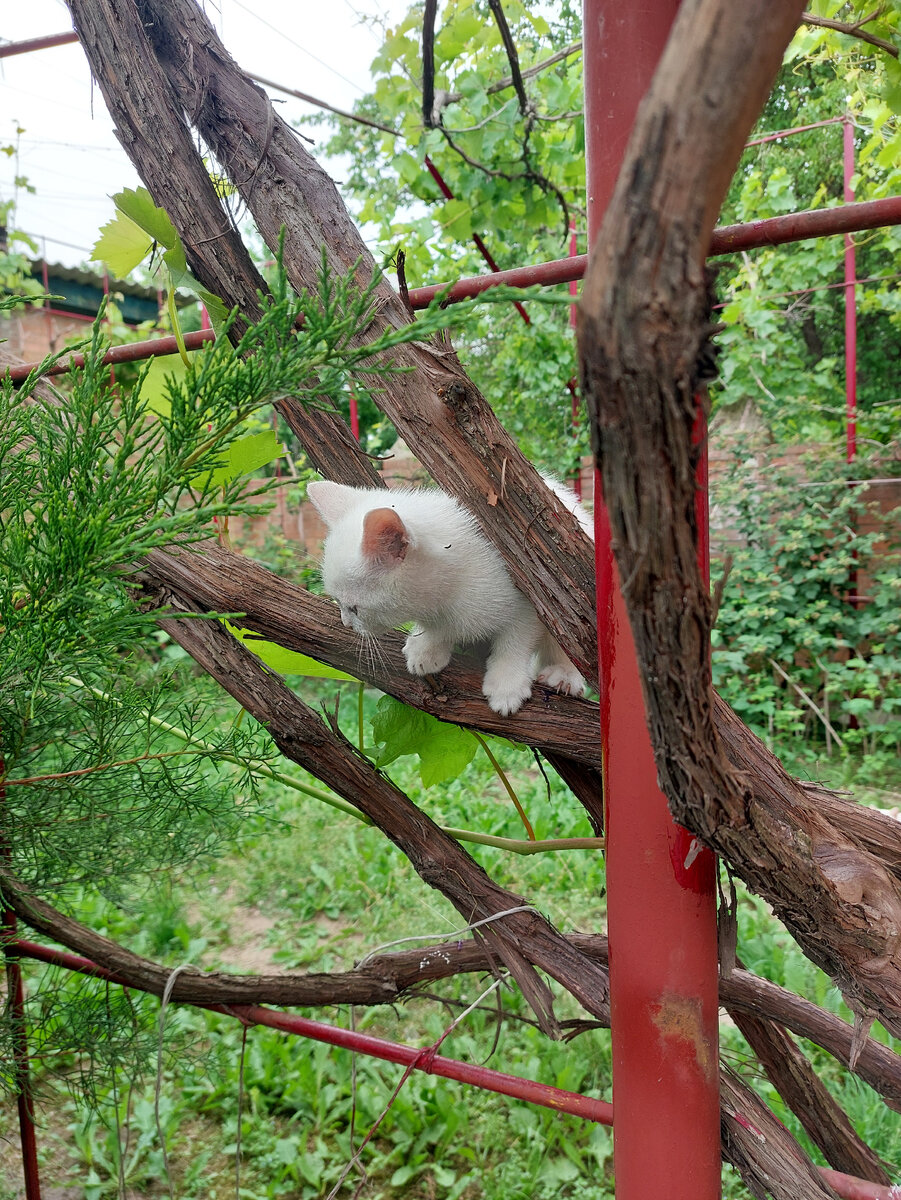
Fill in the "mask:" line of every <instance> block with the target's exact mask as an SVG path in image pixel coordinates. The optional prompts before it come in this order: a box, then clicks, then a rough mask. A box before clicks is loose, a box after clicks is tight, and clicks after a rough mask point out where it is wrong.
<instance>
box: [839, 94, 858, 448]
mask: <svg viewBox="0 0 901 1200" xmlns="http://www.w3.org/2000/svg"><path fill="white" fill-rule="evenodd" d="M842 131H843V133H844V139H843V150H844V153H843V155H842V159H843V164H844V176H845V181H844V182H845V195H844V199H845V203H846V204H849V203H851V202H852V201H853V200H854V189H853V188H852V186H851V177H852V176H853V174H854V124H853V122H852V121H851V118H850V117H848V116H846V117H845V118H844V120H843V122H842ZM856 283H857V256H856V251H855V249H854V238H853V237H852V236H851V234H850V233H846V234H845V406H846V410H847V416H846V429H845V459H846V461H847V462H849V463H850V462H853V461H854V456H855V454H856V453H857V288H856Z"/></svg>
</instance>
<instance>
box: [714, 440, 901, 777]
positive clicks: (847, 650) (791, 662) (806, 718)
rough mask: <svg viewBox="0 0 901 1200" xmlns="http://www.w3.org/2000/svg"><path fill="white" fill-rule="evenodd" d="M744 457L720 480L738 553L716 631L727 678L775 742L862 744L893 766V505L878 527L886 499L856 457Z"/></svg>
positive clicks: (731, 692)
mask: <svg viewBox="0 0 901 1200" xmlns="http://www.w3.org/2000/svg"><path fill="white" fill-rule="evenodd" d="M743 457H744V456H743V454H742V452H741V451H740V450H736V453H735V470H734V472H733V473H732V476H731V477H730V478H729V479H728V480H727V481H725V482H723V483H722V484H721V485H718V487H717V495H716V499H717V503H718V507H719V508H720V511H721V512H722V513H724V514H725V515H724V518H723V519H724V520H725V522H726V524H727V530H726V531H724V532H725V536H724V537H723V549H725V548H726V544H727V543H728V545H729V547H730V549H731V554H732V559H733V561H732V566H731V571H730V572H729V574H728V579H727V581H726V585H725V588H724V590H723V597H722V603H721V606H720V609H719V613H718V615H717V622H716V629H715V632H714V658H713V674H714V682H715V684H716V686H717V688H718V689H719V690H720V691H721V693H722V694H723V696H724V697H725V698H726V699H727V700H728V701H729V703H730V704H732V706H733V707H734V708H735V710H736V711H737V712H738V714H739V715H740V716H741V717H742V719H743V720H745V721H746V722H747V723H748V724H749V725H751V726H752V727H754V728H755V729H756V730H757V731H758V732H760V733H761V734H763V735H764V736H767V737H768V738H769V739H770V740H772V739H774V738H784V739H795V738H804V739H806V740H807V741H808V742H809V743H810V745H811V747H812V749H813V750H814V751H815V752H816V753H820V752H821V751H822V749H823V747H824V746H825V749H826V752H827V754H831V753H832V751H833V749H836V750H839V751H841V752H843V753H845V754H849V753H851V752H853V751H861V752H863V753H865V754H866V755H868V756H869V763H868V769H869V770H871V771H873V770H876V771H877V772H881V771H882V770H883V768H884V766H885V765H887V763H888V762H889V761H894V760H895V756H896V755H897V750H898V746H899V742H901V672H899V666H901V615H899V614H901V604H899V600H901V577H899V574H898V561H899V554H898V546H897V544H896V543H893V542H892V537H893V536H894V538H897V528H895V529H894V531H893V529H892V523H891V517H892V515H893V514H888V516H884V515H881V514H876V513H875V512H874V516H876V517H877V525H876V528H875V529H873V528H872V527H871V525H870V523H869V522H868V523H867V525H864V524H863V523H862V518H863V516H864V515H865V513H866V512H867V510H868V509H869V510H870V511H871V512H873V504H872V502H870V501H868V499H867V490H866V488H865V487H864V486H860V485H855V484H851V483H849V482H848V479H849V475H848V469H847V468H844V467H839V466H837V465H835V464H832V463H829V462H821V463H812V464H808V465H807V466H806V468H805V469H804V471H803V473H799V469H798V468H795V469H790V468H778V467H774V466H773V465H772V464H769V465H767V464H764V465H763V466H758V465H757V464H756V463H754V462H753V460H749V461H750V462H751V463H752V465H750V466H749V465H748V461H745V462H742V461H741V460H742V458H743ZM854 470H855V472H859V471H860V470H861V468H860V466H859V465H858V466H855V468H854ZM715 573H716V572H715V571H714V574H715ZM861 589H863V594H859V593H860V590H861ZM858 596H859V598H855V597H858Z"/></svg>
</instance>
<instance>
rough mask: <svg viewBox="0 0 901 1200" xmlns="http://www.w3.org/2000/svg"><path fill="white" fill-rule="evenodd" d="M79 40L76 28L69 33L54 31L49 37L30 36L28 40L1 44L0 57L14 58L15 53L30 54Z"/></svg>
mask: <svg viewBox="0 0 901 1200" xmlns="http://www.w3.org/2000/svg"><path fill="white" fill-rule="evenodd" d="M77 41H78V34H77V33H75V32H74V30H69V32H68V33H52V34H49V35H48V36H47V37H39V38H29V39H28V41H26V42H9V43H7V45H5V46H0V58H12V56H13V55H14V54H30V53H31V51H32V50H48V49H49V48H50V47H51V46H68V45H71V43H72V42H77Z"/></svg>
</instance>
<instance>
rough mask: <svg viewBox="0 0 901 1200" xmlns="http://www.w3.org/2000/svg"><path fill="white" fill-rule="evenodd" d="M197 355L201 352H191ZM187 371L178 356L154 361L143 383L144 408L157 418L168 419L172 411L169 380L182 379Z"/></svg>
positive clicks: (142, 397) (169, 356)
mask: <svg viewBox="0 0 901 1200" xmlns="http://www.w3.org/2000/svg"><path fill="white" fill-rule="evenodd" d="M197 353H199V351H196V350H195V351H192V352H191V354H197ZM187 369H188V368H187V366H186V365H185V363H183V362H182V360H181V358H179V356H178V355H177V354H174V355H167V356H166V357H165V358H154V359H152V360H151V363H150V366H149V368H148V370H147V374H146V375H145V376H144V379H143V382H142V383H141V399H142V400H143V401H144V407H145V408H146V409H147V410H148V411H149V412H152V413H156V414H157V416H160V417H168V416H169V414H170V412H171V411H172V405H171V403H170V400H169V397H168V395H167V388H166V383H167V380H168V379H169V378H170V377H171V378H172V379H173V380H179V379H182V378H183V377H184V375H185V372H186V371H187Z"/></svg>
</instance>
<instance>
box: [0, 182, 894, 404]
mask: <svg viewBox="0 0 901 1200" xmlns="http://www.w3.org/2000/svg"><path fill="white" fill-rule="evenodd" d="M884 225H901V196H889V197H886V198H885V199H884V200H868V201H864V202H862V203H860V204H844V205H842V206H841V207H840V208H817V209H810V210H808V211H807V212H799V213H790V214H789V215H788V216H784V217H768V218H767V219H766V220H761V221H751V222H750V224H747V225H723V226H721V227H720V228H719V229H716V230H714V233H713V237H712V238H711V242H710V256H711V257H715V256H716V255H718V254H730V253H732V252H733V251H736V250H753V249H755V248H759V247H761V246H779V245H782V244H783V243H786V242H800V241H804V240H805V239H806V238H814V237H829V236H832V235H835V234H842V233H854V232H857V231H859V230H863V229H878V228H880V227H881V226H884ZM587 263H588V256H587V255H586V254H576V255H573V256H572V257H571V258H559V259H554V260H552V261H551V262H544V263H536V264H535V265H534V266H531V267H515V268H513V269H512V270H510V271H498V272H496V273H495V274H491V275H475V276H473V277H472V278H470V279H458V280H457V282H456V283H455V284H453V286H452V287H451V289H450V292H449V293H448V297H447V300H448V303H451V304H453V303H455V302H456V301H458V300H467V299H470V298H471V297H473V296H478V295H480V294H481V293H482V292H484V291H486V290H487V289H488V288H491V287H498V286H499V285H502V284H506V285H507V286H508V287H531V286H532V285H533V284H544V285H550V284H555V283H571V282H572V281H573V280H576V279H581V278H582V277H583V276H584V274H585V268H586V266H587ZM447 287H448V285H447V284H446V283H440V284H434V285H432V286H431V287H421V288H413V289H412V290H411V292H410V303H411V304H412V305H413V308H415V309H419V308H428V306H429V305H430V304H431V302H432V301H433V300H434V299H435V297H436V296H438V295H440V294H441V293H442V292H444V291H446V290H447ZM214 336H215V335H214V334H213V331H212V330H211V329H201V330H199V331H198V332H197V333H186V334H185V345H186V347H187V348H188V349H189V350H196V349H197V348H198V347H199V346H202V345H203V343H204V342H208V341H212V339H213V337H214ZM177 350H178V346H177V344H176V341H175V338H174V337H164V338H154V339H152V340H150V341H146V342H132V343H131V344H130V345H128V346H114V347H113V348H112V349H111V350H110V351H108V353H107V354H106V355H105V356H104V359H103V361H104V363H109V364H112V365H115V364H116V363H123V362H136V361H138V360H140V359H144V358H151V357H154V356H157V355H167V354H175V353H176V352H177ZM83 363H84V357H83V355H80V354H73V355H71V356H70V357H68V358H65V359H62V360H61V361H60V362H58V363H56V364H55V365H54V366H53V367H51V368H50V370H49V371H48V372H47V374H48V375H61V374H63V373H64V372H65V371H68V370H69V368H70V367H72V366H81V365H83ZM38 366H40V364H39V363H36V362H34V363H22V364H20V365H17V366H11V367H8V368H7V369H6V372H4V375H5V376H6V377H8V378H9V379H11V380H12V381H13V382H14V383H21V382H22V381H23V380H24V379H26V378H27V377H28V375H29V374H30V372H31V371H33V370H34V369H35V368H36V367H38ZM0 377H3V376H0Z"/></svg>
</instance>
